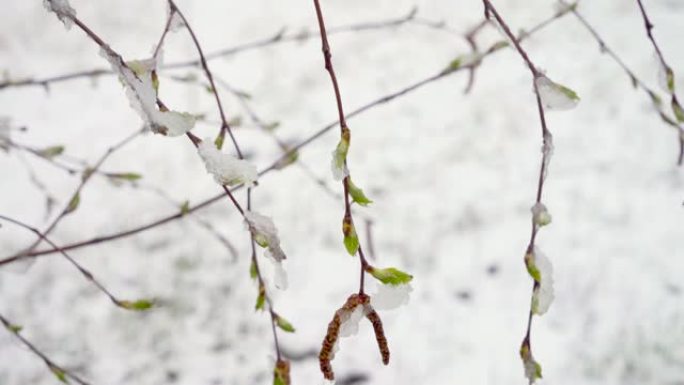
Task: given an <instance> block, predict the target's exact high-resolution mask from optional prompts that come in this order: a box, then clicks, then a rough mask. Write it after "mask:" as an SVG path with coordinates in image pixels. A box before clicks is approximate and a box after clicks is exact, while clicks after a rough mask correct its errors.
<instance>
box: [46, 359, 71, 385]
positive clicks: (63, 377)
mask: <svg viewBox="0 0 684 385" xmlns="http://www.w3.org/2000/svg"><path fill="white" fill-rule="evenodd" d="M48 368H50V371H51V372H52V374H54V375H55V377H57V379H58V380H59V381H61V382H63V383H65V384H68V383H69V381H68V380H67V377H66V372H64V370H62V369H60V368H58V367H56V366H54V365H52V364H49V366H48Z"/></svg>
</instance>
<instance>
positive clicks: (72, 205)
mask: <svg viewBox="0 0 684 385" xmlns="http://www.w3.org/2000/svg"><path fill="white" fill-rule="evenodd" d="M79 204H81V194H80V193H76V194H74V196H73V197H71V200H70V201H69V204H68V205H67V207H66V209H64V215H67V214H71V213H73V212H74V211H76V209H77V208H78V205H79Z"/></svg>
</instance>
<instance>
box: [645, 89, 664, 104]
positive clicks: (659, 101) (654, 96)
mask: <svg viewBox="0 0 684 385" xmlns="http://www.w3.org/2000/svg"><path fill="white" fill-rule="evenodd" d="M648 96H650V97H651V102H653V104H655V105H656V106H658V107H660V106H661V105H662V104H663V100H662V99H661V98H660V96H658V95H657V94H656V93H655V92H653V91H650V90H649V91H648Z"/></svg>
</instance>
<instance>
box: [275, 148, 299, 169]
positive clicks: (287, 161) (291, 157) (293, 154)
mask: <svg viewBox="0 0 684 385" xmlns="http://www.w3.org/2000/svg"><path fill="white" fill-rule="evenodd" d="M287 151H288V152H287V153H285V155H286V156H285V157H284V158H282V159H281V160H280V161H279V162H278V164H277V165H276V166H275V168H276V169H277V170H282V169H284V168H285V167H287V166H289V165H291V164H293V163H294V162H296V161H297V160H298V159H299V151H297V150H294V151H292V150H287Z"/></svg>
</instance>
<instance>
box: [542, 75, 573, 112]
mask: <svg viewBox="0 0 684 385" xmlns="http://www.w3.org/2000/svg"><path fill="white" fill-rule="evenodd" d="M534 83H535V89H536V90H537V92H538V93H539V97H540V98H541V101H542V104H543V105H544V107H545V108H547V109H549V110H569V109H572V108H574V107H575V106H576V105H577V103H579V96H577V93H576V92H575V91H573V90H571V89H570V88H568V87H565V86H563V85H561V84H558V83H555V82H553V81H552V80H551V79H549V78H548V77H546V76H545V75H539V76H537V77H536V78H535V79H534Z"/></svg>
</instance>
